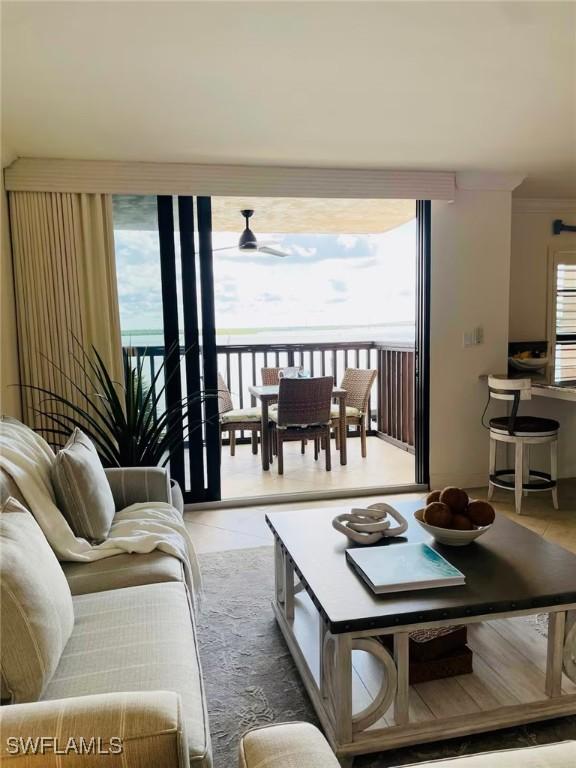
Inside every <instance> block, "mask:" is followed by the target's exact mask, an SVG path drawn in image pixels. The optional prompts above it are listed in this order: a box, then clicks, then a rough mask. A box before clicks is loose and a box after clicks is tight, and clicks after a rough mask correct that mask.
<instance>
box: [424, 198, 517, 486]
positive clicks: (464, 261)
mask: <svg viewBox="0 0 576 768" xmlns="http://www.w3.org/2000/svg"><path fill="white" fill-rule="evenodd" d="M510 218H511V192H510V191H509V190H505V189H501V190H491V189H459V190H458V191H457V195H456V200H455V201H454V202H453V203H444V202H434V203H433V204H432V275H431V277H432V286H431V290H432V300H431V301H432V304H431V349H430V352H431V381H430V411H431V413H430V476H431V477H430V482H431V486H432V487H433V488H442V487H444V486H445V485H453V484H454V485H460V486H465V487H478V486H481V485H486V481H487V474H488V433H487V431H486V430H485V429H484V428H483V427H482V425H481V416H482V411H483V409H484V405H485V403H486V394H487V390H486V384H485V383H484V382H482V381H480V379H479V377H480V376H481V375H482V374H487V373H498V372H502V371H505V370H506V359H507V346H508V303H509V271H510ZM478 325H480V326H482V327H483V329H484V343H483V344H480V345H478V346H474V347H467V348H465V347H464V345H463V338H462V335H463V333H464V331H466V330H470V329H472V328H473V327H475V326H478ZM496 411H497V409H496Z"/></svg>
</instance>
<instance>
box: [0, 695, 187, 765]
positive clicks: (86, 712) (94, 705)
mask: <svg viewBox="0 0 576 768" xmlns="http://www.w3.org/2000/svg"><path fill="white" fill-rule="evenodd" d="M0 740H1V745H0V763H1V764H2V765H3V766H4V765H6V766H14V768H56V767H57V766H58V768H60V767H61V768H83V766H88V765H90V766H92V765H95V764H96V762H98V764H100V763H102V764H105V765H106V766H107V768H150V766H166V768H189V766H190V761H189V756H188V748H187V744H186V736H185V733H184V728H183V721H182V712H181V704H180V697H179V696H178V694H176V693H172V692H170V691H145V692H138V693H110V694H97V695H92V696H77V697H74V698H70V699H55V700H54V701H38V702H33V703H30V704H11V705H8V706H4V707H2V708H0ZM81 751H83V752H84V754H82V753H81ZM98 754H100V755H102V757H101V758H100V759H99V758H98V757H94V755H98Z"/></svg>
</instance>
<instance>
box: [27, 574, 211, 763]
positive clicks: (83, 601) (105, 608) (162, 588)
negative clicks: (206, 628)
mask: <svg viewBox="0 0 576 768" xmlns="http://www.w3.org/2000/svg"><path fill="white" fill-rule="evenodd" d="M73 601H74V611H75V614H76V623H75V626H74V631H73V633H72V636H71V638H70V640H69V642H68V645H67V646H66V650H65V651H64V653H63V654H62V658H61V659H60V664H59V665H58V668H57V670H56V672H55V673H54V676H53V677H52V680H51V681H50V683H49V685H48V687H47V689H46V691H45V692H44V695H43V697H42V698H43V699H45V700H51V699H65V698H69V697H73V696H84V695H87V694H99V693H115V692H121V691H158V690H165V691H175V692H176V693H179V694H180V697H181V700H182V713H183V720H184V725H185V732H186V735H187V739H188V750H189V755H190V764H191V765H192V766H199V767H201V768H209V766H210V765H211V757H210V737H209V732H208V716H207V712H206V703H205V699H204V690H203V682H202V675H201V671H200V662H199V659H198V652H197V647H196V638H195V632H194V624H193V617H192V614H191V612H190V605H189V601H188V594H187V590H186V587H185V586H184V584H181V583H180V584H179V583H165V584H147V585H143V586H138V587H128V588H126V589H116V590H112V591H109V592H98V593H96V594H87V595H79V596H77V597H74V598H73Z"/></svg>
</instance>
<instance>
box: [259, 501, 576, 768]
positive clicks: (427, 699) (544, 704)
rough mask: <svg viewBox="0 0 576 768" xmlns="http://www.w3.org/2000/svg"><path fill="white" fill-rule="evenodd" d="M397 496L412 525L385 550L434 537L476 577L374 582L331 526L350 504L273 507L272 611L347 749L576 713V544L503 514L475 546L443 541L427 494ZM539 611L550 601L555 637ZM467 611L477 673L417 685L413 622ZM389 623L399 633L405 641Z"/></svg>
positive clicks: (329, 732)
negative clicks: (570, 667)
mask: <svg viewBox="0 0 576 768" xmlns="http://www.w3.org/2000/svg"><path fill="white" fill-rule="evenodd" d="M394 506H395V507H396V508H397V509H398V510H399V511H400V512H401V513H402V514H403V515H404V516H405V517H406V518H407V519H408V520H409V528H408V530H407V532H406V534H405V535H404V537H402V539H388V540H384V542H383V543H382V544H377V545H376V546H381V548H382V555H383V557H385V556H386V548H387V547H389V546H402V542H405V541H411V542H416V541H427V542H429V543H430V544H431V545H432V546H434V548H436V549H438V551H439V552H441V553H442V554H443V555H444V557H446V558H447V559H448V560H449V561H450V562H451V563H453V564H454V565H455V566H456V567H457V568H459V569H460V570H461V571H462V572H463V573H464V574H465V575H466V584H465V585H464V586H458V587H449V588H440V589H438V588H437V589H428V590H421V591H418V592H404V593H396V594H390V595H382V596H377V595H374V594H373V593H372V592H371V591H370V589H369V588H368V587H367V586H366V585H365V584H364V582H363V581H362V580H361V579H360V578H359V577H358V576H357V575H356V573H355V571H354V570H353V569H352V567H351V566H350V565H349V564H348V563H347V561H346V558H345V550H346V548H348V547H349V546H354V545H352V544H351V543H350V542H349V541H348V540H347V539H346V538H345V537H344V536H343V535H342V534H340V533H338V532H337V531H335V530H334V529H333V528H332V526H331V521H332V518H333V517H334V516H335V515H336V514H338V513H340V512H342V511H345V510H344V509H339V508H327V509H307V510H300V511H292V512H272V513H269V514H268V515H266V521H267V523H268V525H269V527H270V529H271V530H272V533H273V535H274V541H275V576H276V581H275V583H276V587H275V599H274V601H273V609H274V613H275V616H276V619H277V622H278V625H279V627H280V629H281V631H282V633H283V635H284V638H285V640H286V643H287V645H288V648H289V649H290V652H291V654H292V656H293V658H294V662H295V664H296V666H297V668H298V671H299V673H300V675H301V677H302V680H303V682H304V685H305V686H306V690H307V691H308V694H309V696H310V699H311V701H312V703H313V705H314V708H315V709H316V712H317V714H318V717H319V719H320V721H321V723H322V726H323V728H324V730H325V733H326V736H327V738H328V740H329V741H330V743H331V745H332V748H333V749H334V751H335V752H336V754H337V755H338V757H340V758H341V760H342V761H343V762H346V761H348V762H350V760H351V758H352V757H353V756H354V755H359V754H365V753H369V752H379V751H382V750H387V749H394V748H397V747H401V746H405V745H409V744H416V743H421V742H428V741H437V740H440V739H444V738H450V737H457V736H464V735H467V734H472V733H479V732H482V731H489V730H494V729H497V728H505V727H508V726H513V725H518V724H520V723H529V722H534V721H537V720H545V719H548V718H554V717H558V716H561V715H569V714H574V713H576V684H574V683H573V682H571V681H570V680H569V679H568V678H567V677H566V675H564V674H563V672H562V655H563V645H564V629H565V624H566V613H567V611H571V610H575V609H576V555H573V554H571V553H570V552H568V551H567V550H565V549H562V548H561V547H559V546H557V545H555V544H551V543H549V542H547V541H545V540H543V539H542V538H541V537H540V536H538V535H537V534H535V533H532V532H531V531H529V530H528V529H527V528H525V527H523V526H521V525H519V524H517V523H515V522H513V521H511V520H509V519H507V518H506V517H505V516H501V515H498V516H497V518H496V521H495V523H494V525H493V526H492V528H491V529H490V531H488V532H487V533H485V534H484V535H483V536H482V537H481V538H480V539H479V540H478V541H477V542H475V543H473V544H470V545H469V546H467V547H447V546H443V545H439V544H435V543H434V542H433V540H432V539H430V538H429V537H428V535H427V534H426V532H425V531H423V530H422V528H420V526H419V525H418V524H417V523H416V521H415V520H414V518H413V513H414V511H415V510H416V509H417V508H418V507H419V506H421V504H419V503H418V502H402V501H400V502H398V503H396V504H394ZM537 614H547V615H548V619H547V624H548V637H547V639H546V638H545V637H544V634H543V633H542V632H541V631H539V625H538V622H537V620H536V615H537ZM530 616H532V617H533V618H532V620H527V619H526V618H522V617H530ZM456 623H457V624H466V625H467V626H468V645H469V646H470V647H471V648H472V650H473V653H474V660H473V665H474V672H473V674H469V675H461V676H459V677H453V678H448V679H445V680H437V681H433V682H429V683H420V684H418V685H414V686H410V685H409V682H408V674H409V669H408V639H409V633H410V632H412V631H414V630H416V629H423V628H427V627H441V626H446V625H449V624H456ZM381 635H393V638H394V644H393V647H394V651H393V653H390V652H389V651H388V650H387V649H386V648H385V647H384V645H383V644H382V643H381V642H380V641H379V640H378V639H377V638H378V637H379V636H381Z"/></svg>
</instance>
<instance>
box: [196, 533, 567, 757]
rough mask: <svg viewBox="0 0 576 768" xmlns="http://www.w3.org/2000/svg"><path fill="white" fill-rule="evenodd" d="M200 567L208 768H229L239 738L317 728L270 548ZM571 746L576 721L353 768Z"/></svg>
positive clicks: (407, 752)
mask: <svg viewBox="0 0 576 768" xmlns="http://www.w3.org/2000/svg"><path fill="white" fill-rule="evenodd" d="M200 562H201V567H202V573H203V576H204V590H205V602H204V606H203V608H202V612H201V614H200V616H199V620H198V637H199V644H200V658H201V661H202V668H203V673H204V680H205V684H206V695H207V699H208V712H209V717H210V731H211V734H212V742H213V752H214V768H233V767H234V766H236V765H237V750H238V743H239V740H240V737H241V736H242V734H243V733H244V732H245V731H247V730H249V729H250V728H253V727H255V726H259V725H265V724H269V723H281V722H286V721H293V720H306V721H308V722H312V723H314V724H316V725H318V720H317V718H316V715H315V713H314V710H313V708H312V705H311V704H310V701H309V700H308V696H307V694H306V691H305V690H304V687H303V685H302V684H301V682H300V678H299V676H298V673H297V671H296V667H295V666H294V663H293V661H292V657H291V656H290V653H289V651H288V648H287V647H286V644H285V642H284V639H283V637H282V635H281V633H280V631H279V629H278V628H277V626H276V623H275V621H274V618H273V616H272V609H271V607H270V601H271V599H272V594H273V582H274V579H273V548H272V547H258V548H257V549H241V550H231V551H227V552H219V553H216V554H207V555H203V556H201V557H200ZM542 631H544V629H542ZM574 738H576V717H568V718H562V719H558V720H551V721H548V722H545V723H538V724H534V725H529V726H521V727H517V728H513V729H508V730H505V731H495V732H493V733H487V734H481V735H478V736H471V737H465V738H460V739H451V740H449V741H444V742H437V743H435V744H429V745H419V746H415V747H410V748H405V749H401V750H394V751H390V752H383V753H380V754H378V755H367V756H362V757H358V758H357V759H356V760H355V763H354V765H355V766H356V767H357V768H390V767H391V766H401V765H407V764H410V763H419V762H424V761H426V760H435V759H438V758H445V757H453V756H457V755H463V754H469V753H471V752H483V751H487V750H494V749H503V748H508V749H510V748H515V747H523V746H533V745H535V744H546V743H549V742H553V741H562V740H565V739H574ZM303 768H304V767H303Z"/></svg>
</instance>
